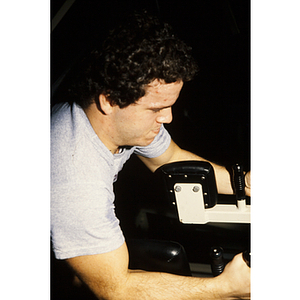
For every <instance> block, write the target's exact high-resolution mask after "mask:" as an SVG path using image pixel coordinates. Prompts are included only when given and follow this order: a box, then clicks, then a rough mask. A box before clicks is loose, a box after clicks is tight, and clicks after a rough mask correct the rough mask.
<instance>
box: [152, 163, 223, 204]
mask: <svg viewBox="0 0 300 300" xmlns="http://www.w3.org/2000/svg"><path fill="white" fill-rule="evenodd" d="M155 173H156V174H157V176H160V177H162V182H163V183H164V185H165V192H166V193H167V197H168V198H169V201H170V203H173V202H175V197H174V184H176V183H200V184H201V185H202V191H203V199H204V203H205V207H206V208H211V207H214V206H215V205H216V204H217V202H218V192H217V185H216V179H215V173H214V169H213V167H212V165H211V164H210V163H209V162H206V161H179V162H173V163H169V164H165V165H163V166H161V167H159V168H158V169H157V170H156V171H155Z"/></svg>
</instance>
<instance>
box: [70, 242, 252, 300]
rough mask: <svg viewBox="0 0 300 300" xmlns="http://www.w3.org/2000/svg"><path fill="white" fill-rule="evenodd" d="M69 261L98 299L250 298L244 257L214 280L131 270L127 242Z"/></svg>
mask: <svg viewBox="0 0 300 300" xmlns="http://www.w3.org/2000/svg"><path fill="white" fill-rule="evenodd" d="M67 262H68V264H69V265H70V266H71V268H72V269H73V270H74V271H75V273H76V275H77V276H78V277H79V278H80V279H81V280H82V281H83V282H85V283H86V284H87V285H88V287H89V288H90V289H91V290H92V291H93V292H94V294H95V295H96V296H97V298H98V299H105V300H119V299H120V300H127V299H132V300H133V299H134V300H136V299H143V300H148V299H149V300H150V299H151V300H153V299H159V300H164V299H168V300H169V299H174V300H176V299H197V300H199V299H206V300H209V299H234V297H241V298H242V299H249V294H250V268H248V267H247V265H246V264H245V263H244V261H243V259H242V257H241V255H238V256H236V257H235V258H234V259H233V261H232V262H231V263H229V264H228V265H227V266H226V268H225V270H224V272H223V273H222V274H221V275H220V276H218V277H215V278H196V277H185V276H177V275H173V274H167V273H158V272H145V271H132V270H129V269H128V251H127V247H126V244H125V243H124V244H123V245H122V246H121V247H120V248H119V249H117V250H114V251H112V252H109V253H105V254H98V255H88V256H79V257H74V258H70V259H68V260H67Z"/></svg>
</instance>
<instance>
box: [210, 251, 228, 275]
mask: <svg viewBox="0 0 300 300" xmlns="http://www.w3.org/2000/svg"><path fill="white" fill-rule="evenodd" d="M223 253H224V251H223V248H222V247H212V248H211V249H210V258H211V271H212V273H213V275H214V276H218V275H220V274H221V273H222V272H223V270H224V268H225V263H224V259H223Z"/></svg>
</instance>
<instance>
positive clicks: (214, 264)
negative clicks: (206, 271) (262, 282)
mask: <svg viewBox="0 0 300 300" xmlns="http://www.w3.org/2000/svg"><path fill="white" fill-rule="evenodd" d="M223 253H224V250H223V248H222V247H212V248H211V249H210V258H211V271H212V273H213V276H214V277H216V276H218V275H220V274H221V273H222V272H223V271H224V268H225V262H224V258H223ZM243 259H244V261H245V263H246V264H247V266H248V267H249V268H250V267H251V252H250V251H248V250H246V251H244V252H243Z"/></svg>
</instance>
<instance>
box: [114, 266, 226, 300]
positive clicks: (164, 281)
mask: <svg viewBox="0 0 300 300" xmlns="http://www.w3.org/2000/svg"><path fill="white" fill-rule="evenodd" d="M123 288H124V289H123V291H122V294H123V295H122V297H120V299H124V300H127V299H143V300H148V299H149V300H150V299H151V300H153V299H159V300H164V299H166V300H169V299H174V300H177V299H178V300H180V299H186V300H190V299H197V300H199V299H206V300H209V299H227V298H228V295H229V294H230V292H229V290H227V288H226V286H225V285H224V284H222V282H221V278H218V277H216V278H196V277H184V276H177V275H173V274H168V273H155V272H144V271H138V272H137V271H130V273H129V276H128V280H127V282H126V287H123Z"/></svg>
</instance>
